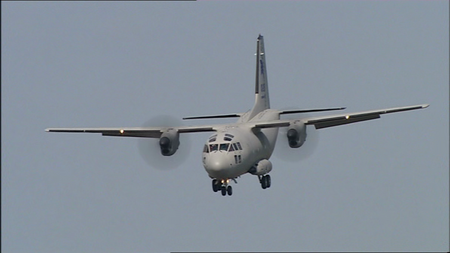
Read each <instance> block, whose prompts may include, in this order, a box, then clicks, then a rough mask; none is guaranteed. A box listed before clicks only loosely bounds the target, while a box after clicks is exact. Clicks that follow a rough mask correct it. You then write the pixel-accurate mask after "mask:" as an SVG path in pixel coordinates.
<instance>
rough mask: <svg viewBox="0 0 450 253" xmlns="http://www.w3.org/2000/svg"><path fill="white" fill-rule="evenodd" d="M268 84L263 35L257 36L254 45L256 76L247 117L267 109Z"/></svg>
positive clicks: (268, 104) (268, 103)
mask: <svg viewBox="0 0 450 253" xmlns="http://www.w3.org/2000/svg"><path fill="white" fill-rule="evenodd" d="M269 108H270V102H269V85H268V84H267V69H266V55H265V53H264V37H263V36H262V35H261V34H260V35H259V36H258V40H257V45H256V78H255V105H254V106H253V108H252V110H251V112H250V116H249V118H250V119H251V118H253V117H254V116H255V115H256V114H258V113H260V112H262V111H264V110H266V109H269Z"/></svg>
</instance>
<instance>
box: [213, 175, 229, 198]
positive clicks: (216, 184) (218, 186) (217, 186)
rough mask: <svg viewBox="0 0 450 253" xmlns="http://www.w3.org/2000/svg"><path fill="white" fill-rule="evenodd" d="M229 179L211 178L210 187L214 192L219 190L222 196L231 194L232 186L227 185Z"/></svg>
mask: <svg viewBox="0 0 450 253" xmlns="http://www.w3.org/2000/svg"><path fill="white" fill-rule="evenodd" d="M228 181H229V180H221V181H219V180H217V179H213V180H212V189H213V191H214V192H218V191H220V192H221V193H222V196H225V195H227V194H228V196H231V195H232V194H233V188H231V185H228Z"/></svg>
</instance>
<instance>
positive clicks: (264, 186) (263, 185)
mask: <svg viewBox="0 0 450 253" xmlns="http://www.w3.org/2000/svg"><path fill="white" fill-rule="evenodd" d="M261 187H262V188H263V189H266V188H267V181H266V176H263V177H262V178H261Z"/></svg>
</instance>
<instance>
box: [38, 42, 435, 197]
mask: <svg viewBox="0 0 450 253" xmlns="http://www.w3.org/2000/svg"><path fill="white" fill-rule="evenodd" d="M428 106H429V105H428V104H421V105H413V106H404V107H395V108H388V109H380V110H372V111H363V112H355V113H345V114H337V115H328V116H318V117H307V118H299V119H286V120H285V119H280V115H283V114H296V113H313V112H324V111H336V110H344V109H345V107H334V108H321V109H305V110H275V109H271V108H270V101H269V86H268V82H267V68H266V57H265V51H264V38H263V36H262V35H261V34H260V35H259V36H258V38H257V45H256V80H255V102H254V106H253V108H252V109H251V110H249V111H247V112H245V113H231V114H219V115H207V116H194V117H185V118H183V120H193V119H217V118H233V117H236V118H238V120H237V122H236V123H230V124H216V125H200V126H170V127H113V128H48V129H46V131H47V132H66V133H100V134H102V136H114V137H141V138H157V139H159V147H160V151H161V154H162V155H163V156H172V155H174V154H175V153H176V151H177V150H178V147H179V145H180V140H179V136H180V134H185V133H198V132H213V134H212V135H211V136H210V137H209V138H208V139H207V140H206V143H205V145H204V146H203V151H202V162H203V167H204V169H205V170H206V172H207V174H208V176H209V177H210V178H211V179H212V189H213V191H214V192H220V193H221V194H222V196H226V195H229V196H231V195H232V193H233V189H232V187H231V185H230V182H231V180H232V181H234V182H235V183H237V181H236V178H238V177H240V176H242V175H244V174H247V173H248V174H251V175H255V176H257V177H258V180H259V182H260V184H261V187H262V188H263V189H267V188H270V187H271V178H270V175H269V172H270V171H271V170H272V163H271V162H270V160H269V158H270V157H271V155H272V152H273V150H274V148H275V142H276V140H277V136H278V131H279V128H288V129H287V134H286V138H287V141H288V143H289V147H291V148H300V147H301V146H302V145H303V144H304V142H305V141H306V137H307V136H306V127H307V126H314V127H315V128H316V129H323V128H328V127H334V126H340V125H346V124H351V123H356V122H361V121H367V120H374V119H378V118H380V117H381V115H382V114H388V113H396V112H404V111H410V110H416V109H423V108H427V107H428Z"/></svg>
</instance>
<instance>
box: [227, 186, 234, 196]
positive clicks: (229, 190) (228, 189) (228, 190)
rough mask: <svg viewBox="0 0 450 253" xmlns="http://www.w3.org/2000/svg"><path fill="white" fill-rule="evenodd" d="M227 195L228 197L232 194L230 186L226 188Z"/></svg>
mask: <svg viewBox="0 0 450 253" xmlns="http://www.w3.org/2000/svg"><path fill="white" fill-rule="evenodd" d="M227 193H228V196H231V195H232V194H233V188H231V186H230V185H229V186H228V187H227Z"/></svg>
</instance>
